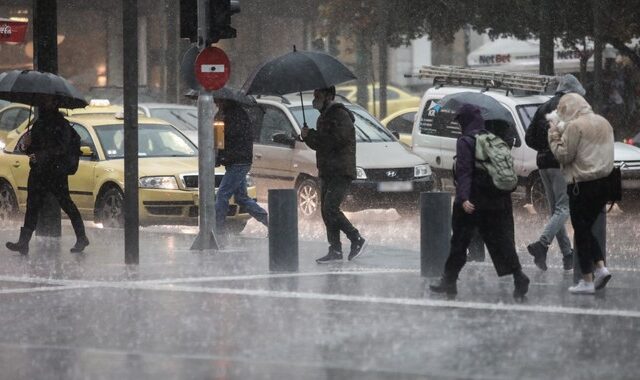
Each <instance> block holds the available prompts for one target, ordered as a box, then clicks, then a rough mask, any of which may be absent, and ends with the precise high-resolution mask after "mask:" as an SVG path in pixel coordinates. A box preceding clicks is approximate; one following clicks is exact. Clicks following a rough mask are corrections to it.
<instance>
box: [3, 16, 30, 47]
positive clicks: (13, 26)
mask: <svg viewBox="0 0 640 380" xmlns="http://www.w3.org/2000/svg"><path fill="white" fill-rule="evenodd" d="M28 25H29V23H28V22H26V21H15V20H9V19H5V18H0V43H10V44H21V43H23V42H24V40H25V37H26V36H27V26H28Z"/></svg>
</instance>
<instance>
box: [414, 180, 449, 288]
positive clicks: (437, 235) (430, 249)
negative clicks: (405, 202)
mask: <svg viewBox="0 0 640 380" xmlns="http://www.w3.org/2000/svg"><path fill="white" fill-rule="evenodd" d="M450 245H451V194H450V193H448V192H432V193H421V194H420V273H421V275H422V276H425V277H436V276H440V275H442V273H443V271H444V263H445V261H446V260H447V257H448V256H449V249H450Z"/></svg>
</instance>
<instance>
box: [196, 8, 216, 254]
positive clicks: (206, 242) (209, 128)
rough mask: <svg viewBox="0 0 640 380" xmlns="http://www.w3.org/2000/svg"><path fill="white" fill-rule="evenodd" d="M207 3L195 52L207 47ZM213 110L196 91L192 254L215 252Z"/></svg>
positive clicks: (206, 97) (209, 98) (210, 99)
mask: <svg viewBox="0 0 640 380" xmlns="http://www.w3.org/2000/svg"><path fill="white" fill-rule="evenodd" d="M209 12H210V9H209V1H207V0H198V49H199V50H200V51H202V50H203V49H204V48H205V47H207V46H208V45H209V44H208V41H207V39H208V36H209V28H210V27H211V25H210V21H209V20H210V17H209ZM216 111H217V109H216V107H215V104H214V103H213V96H212V95H211V91H208V90H200V94H199V96H198V193H199V198H198V210H199V213H198V217H199V231H198V236H197V237H196V240H195V241H194V242H193V245H192V246H191V249H193V250H196V249H197V250H206V249H213V250H218V249H219V245H218V241H217V239H216V236H215V223H216V208H215V180H216V177H215V164H216V161H215V153H214V145H213V116H214V115H215V113H216Z"/></svg>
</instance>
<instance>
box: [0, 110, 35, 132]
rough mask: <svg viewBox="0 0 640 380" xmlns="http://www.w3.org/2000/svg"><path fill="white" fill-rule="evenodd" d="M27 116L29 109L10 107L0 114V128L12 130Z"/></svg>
mask: <svg viewBox="0 0 640 380" xmlns="http://www.w3.org/2000/svg"><path fill="white" fill-rule="evenodd" d="M28 118H29V110H25V109H23V108H11V109H8V110H6V111H4V112H3V113H2V115H1V116H0V130H3V131H7V132H8V131H13V130H14V129H16V128H18V127H19V126H20V125H21V124H22V123H24V122H25V121H26V120H27V119H28Z"/></svg>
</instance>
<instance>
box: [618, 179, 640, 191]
mask: <svg viewBox="0 0 640 380" xmlns="http://www.w3.org/2000/svg"><path fill="white" fill-rule="evenodd" d="M622 188H623V189H640V179H623V180H622Z"/></svg>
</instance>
